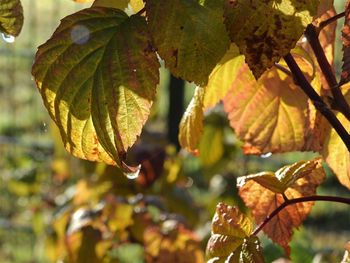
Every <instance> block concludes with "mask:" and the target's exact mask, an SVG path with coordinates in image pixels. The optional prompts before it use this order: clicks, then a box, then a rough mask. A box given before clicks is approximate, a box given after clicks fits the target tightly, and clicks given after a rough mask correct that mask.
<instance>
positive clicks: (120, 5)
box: [92, 0, 129, 10]
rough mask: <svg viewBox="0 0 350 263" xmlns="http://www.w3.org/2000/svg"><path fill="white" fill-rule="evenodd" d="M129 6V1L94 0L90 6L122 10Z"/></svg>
mask: <svg viewBox="0 0 350 263" xmlns="http://www.w3.org/2000/svg"><path fill="white" fill-rule="evenodd" d="M128 5H129V0H95V1H94V3H93V4H92V6H102V7H112V8H116V9H121V10H124V9H125V8H127V7H128Z"/></svg>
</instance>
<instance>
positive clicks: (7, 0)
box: [0, 0, 23, 36]
mask: <svg viewBox="0 0 350 263" xmlns="http://www.w3.org/2000/svg"><path fill="white" fill-rule="evenodd" d="M22 26H23V8H22V5H21V1H20V0H1V2H0V31H1V32H3V33H5V34H8V35H11V36H18V35H19V33H20V32H21V29H22Z"/></svg>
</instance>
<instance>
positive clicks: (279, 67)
mask: <svg viewBox="0 0 350 263" xmlns="http://www.w3.org/2000/svg"><path fill="white" fill-rule="evenodd" d="M275 67H276V68H277V69H278V70H280V71H282V72H283V73H285V74H287V75H288V76H292V72H290V71H289V70H288V69H287V68H285V67H283V66H282V65H281V64H278V63H275Z"/></svg>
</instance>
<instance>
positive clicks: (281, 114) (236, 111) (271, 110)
mask: <svg viewBox="0 0 350 263" xmlns="http://www.w3.org/2000/svg"><path fill="white" fill-rule="evenodd" d="M309 67H310V66H309ZM309 72H310V71H309ZM224 107H225V111H226V112H227V113H228V118H229V120H230V125H231V127H233V128H234V130H235V132H236V134H237V136H238V137H239V138H240V139H241V140H243V142H244V143H245V145H244V147H243V149H244V152H245V153H247V154H262V153H268V152H272V153H274V152H288V151H295V150H302V149H303V148H304V145H305V133H306V129H307V128H306V123H308V121H309V120H308V116H307V108H308V98H307V97H306V95H305V94H304V93H303V92H302V90H301V89H300V88H299V87H298V86H296V85H295V84H294V81H293V79H292V77H291V76H288V75H287V74H285V73H284V72H282V71H280V70H278V69H276V68H273V69H271V70H269V71H267V72H265V73H264V75H263V76H262V77H261V78H260V79H259V80H258V81H256V80H255V78H254V76H253V74H252V73H251V72H250V70H249V68H248V66H247V65H244V66H242V67H241V68H240V70H239V72H238V74H237V78H236V79H235V80H234V81H233V83H232V85H231V88H230V89H229V91H228V93H227V94H226V96H225V98H224Z"/></svg>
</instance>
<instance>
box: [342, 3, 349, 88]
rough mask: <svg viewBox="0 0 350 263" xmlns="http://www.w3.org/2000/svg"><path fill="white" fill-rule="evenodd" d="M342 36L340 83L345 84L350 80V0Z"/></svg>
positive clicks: (346, 7)
mask: <svg viewBox="0 0 350 263" xmlns="http://www.w3.org/2000/svg"><path fill="white" fill-rule="evenodd" d="M342 38H343V52H344V54H343V71H342V73H341V80H340V84H345V83H347V82H349V80H350V1H347V2H346V6H345V22H344V27H343V30H342Z"/></svg>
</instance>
